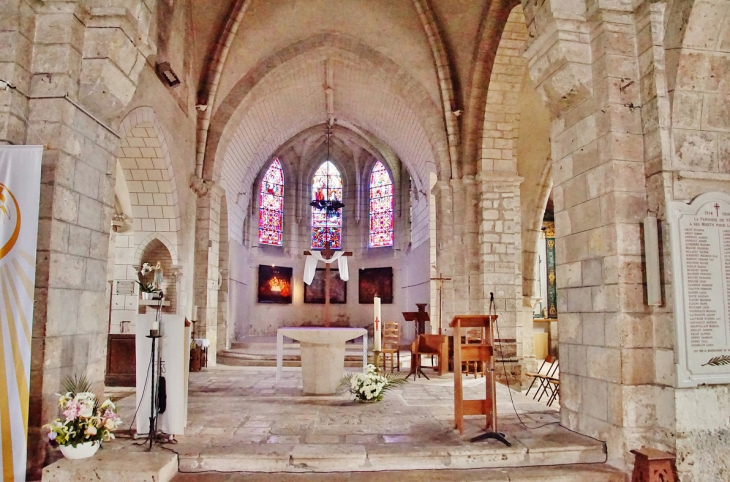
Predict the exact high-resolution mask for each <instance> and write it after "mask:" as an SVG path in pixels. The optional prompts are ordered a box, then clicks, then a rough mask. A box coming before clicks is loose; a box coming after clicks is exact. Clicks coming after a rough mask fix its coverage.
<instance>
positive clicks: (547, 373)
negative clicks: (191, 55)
mask: <svg viewBox="0 0 730 482" xmlns="http://www.w3.org/2000/svg"><path fill="white" fill-rule="evenodd" d="M556 362H557V359H556V358H555V357H554V356H552V355H548V356H547V357H545V360H543V362H542V365H540V368H538V370H537V373H529V372H528V373H527V376H528V377H531V378H532V383H530V387H529V388H528V389H527V391H526V392H525V396H527V395H528V394H529V393H530V390H532V387H533V386H534V385H535V382H538V384H537V391H536V392H535V394H534V395H533V396H532V399H533V400H534V399H535V397H537V395H538V394H539V393H540V392H541V391H542V390H543V389H544V385H545V384H547V383H548V382H547V380H548V379H549V378H551V377H553V372H554V371H555V370H557V367H558V364H557V363H556Z"/></svg>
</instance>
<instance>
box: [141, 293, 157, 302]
mask: <svg viewBox="0 0 730 482" xmlns="http://www.w3.org/2000/svg"><path fill="white" fill-rule="evenodd" d="M154 296H155V293H147V292H146V291H143V292H142V299H143V300H151V299H153V297H154Z"/></svg>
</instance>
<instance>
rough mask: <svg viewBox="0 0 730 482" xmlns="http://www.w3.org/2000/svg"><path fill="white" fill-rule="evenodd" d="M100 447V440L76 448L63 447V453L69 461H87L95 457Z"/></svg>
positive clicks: (77, 445) (78, 445)
mask: <svg viewBox="0 0 730 482" xmlns="http://www.w3.org/2000/svg"><path fill="white" fill-rule="evenodd" d="M100 445H101V443H100V442H99V441H98V440H96V441H93V442H84V443H80V444H76V447H74V446H72V445H61V453H62V454H63V456H64V457H66V458H67V459H86V458H88V457H91V456H92V455H94V454H95V453H96V451H97V450H99V446H100Z"/></svg>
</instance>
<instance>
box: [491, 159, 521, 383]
mask: <svg viewBox="0 0 730 482" xmlns="http://www.w3.org/2000/svg"><path fill="white" fill-rule="evenodd" d="M479 182H480V191H481V199H480V203H479V212H480V217H481V219H480V225H479V248H480V251H481V252H480V260H481V264H482V267H481V280H480V285H481V290H482V292H483V293H484V302H483V305H482V306H481V309H480V311H481V312H482V313H487V311H488V308H489V301H490V293H493V294H494V307H495V309H496V313H497V315H499V319H498V322H497V327H496V328H497V329H496V330H495V333H494V336H495V338H499V339H500V340H501V343H500V345H499V347H497V349H496V354H497V357H498V360H499V361H500V362H501V361H502V360H503V361H504V362H505V363H506V364H507V371H508V376H509V378H510V386H512V387H513V388H516V389H519V387H520V386H521V384H522V383H521V381H522V374H523V372H524V370H523V366H522V362H521V360H522V358H523V356H524V351H525V350H524V347H523V338H524V337H523V330H522V322H523V316H522V311H523V309H522V250H521V246H522V237H521V224H520V219H521V213H520V183H521V182H522V179H521V178H520V177H518V176H515V175H510V174H501V173H496V172H482V174H481V177H480V179H479ZM530 336H532V335H531V334H530ZM497 378H498V380H500V381H502V382H504V381H505V380H504V372H503V371H502V370H500V371H499V372H498V374H497Z"/></svg>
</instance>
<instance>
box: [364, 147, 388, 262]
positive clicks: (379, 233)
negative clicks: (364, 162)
mask: <svg viewBox="0 0 730 482" xmlns="http://www.w3.org/2000/svg"><path fill="white" fill-rule="evenodd" d="M369 245H370V247H371V248H380V247H383V246H393V180H392V179H391V178H390V174H388V170H387V169H385V166H384V165H383V163H382V162H380V161H378V162H377V164H375V167H373V171H372V173H371V174H370V241H369Z"/></svg>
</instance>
